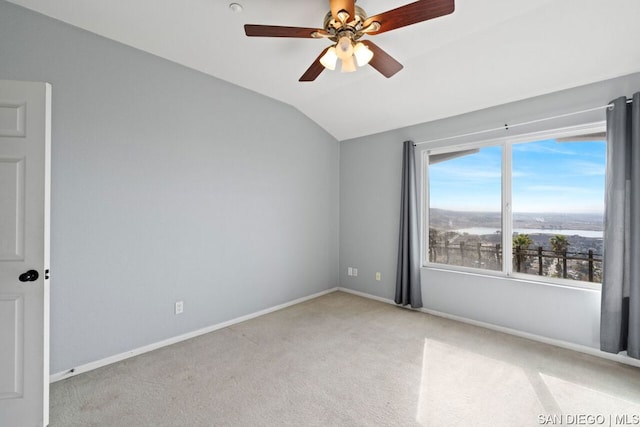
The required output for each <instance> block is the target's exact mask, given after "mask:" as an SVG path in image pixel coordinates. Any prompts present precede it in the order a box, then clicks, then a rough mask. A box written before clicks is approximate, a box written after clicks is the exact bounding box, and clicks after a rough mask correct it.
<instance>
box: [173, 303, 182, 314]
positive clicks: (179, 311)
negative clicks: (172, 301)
mask: <svg viewBox="0 0 640 427" xmlns="http://www.w3.org/2000/svg"><path fill="white" fill-rule="evenodd" d="M183 311H184V301H176V305H175V313H176V314H182V312H183Z"/></svg>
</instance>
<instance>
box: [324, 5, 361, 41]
mask: <svg viewBox="0 0 640 427" xmlns="http://www.w3.org/2000/svg"><path fill="white" fill-rule="evenodd" d="M355 14H356V16H355V17H354V18H353V19H351V20H350V21H349V22H345V23H342V22H340V21H338V20H336V19H335V18H334V17H333V14H332V13H331V11H329V13H327V15H326V16H325V17H324V26H323V28H324V29H325V30H327V32H329V33H331V34H337V33H339V32H344V31H350V32H352V33H353V34H354V35H355V34H356V33H358V32H359V31H360V29H361V28H362V23H363V22H364V21H365V19H367V13H366V12H365V11H364V9H362V8H361V7H359V6H355Z"/></svg>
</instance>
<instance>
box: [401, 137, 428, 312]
mask: <svg viewBox="0 0 640 427" xmlns="http://www.w3.org/2000/svg"><path fill="white" fill-rule="evenodd" d="M395 302H396V304H401V305H407V304H411V307H413V308H419V307H422V291H421V289H420V221H419V220H418V192H417V189H416V162H415V147H414V145H413V142H412V141H405V142H404V153H403V156H402V197H401V203H400V239H399V243H398V266H397V270H396V298H395Z"/></svg>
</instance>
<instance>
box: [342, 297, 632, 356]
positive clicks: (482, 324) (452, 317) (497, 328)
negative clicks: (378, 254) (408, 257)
mask: <svg viewBox="0 0 640 427" xmlns="http://www.w3.org/2000/svg"><path fill="white" fill-rule="evenodd" d="M336 289H337V290H339V291H342V292H347V293H350V294H354V295H358V296H361V297H364V298H369V299H372V300H376V301H380V302H384V303H387V304H392V305H395V306H397V304H396V303H395V301H393V300H391V299H388V298H382V297H378V296H375V295H371V294H367V293H365V292H360V291H354V290H353V289H348V288H343V287H338V288H336ZM402 308H407V309H409V310H413V309H412V308H410V307H402ZM417 311H421V312H423V313H427V314H431V315H433V316H438V317H442V318H445V319H450V320H455V321H457V322H462V323H466V324H469V325H473V326H479V327H481V328H485V329H491V330H493V331H497V332H502V333H505V334H509V335H514V336H517V337H520V338H526V339H529V340H532V341H537V342H541V343H544V344H549V345H553V346H556V347H560V348H564V349H567V350H573V351H577V352H579V353H584V354H588V355H591V356H596V357H600V358H603V359H607V360H612V361H614V362H618V363H624V364H625V365H631V366H635V367H640V360H638V359H634V358H632V357H629V356H627V355H626V352H622V353H619V354H612V353H607V352H605V351H601V350H598V349H596V348H592V347H587V346H585V345H580V344H574V343H570V342H566V341H561V340H556V339H553V338H547V337H544V336H542V335H536V334H532V333H529V332H523V331H519V330H517V329H511V328H507V327H504V326H498V325H494V324H492V323H486V322H480V321H478V320H473V319H468V318H466V317H461V316H456V315H453V314H448V313H443V312H440V311H436V310H429V309H427V308H419V309H417Z"/></svg>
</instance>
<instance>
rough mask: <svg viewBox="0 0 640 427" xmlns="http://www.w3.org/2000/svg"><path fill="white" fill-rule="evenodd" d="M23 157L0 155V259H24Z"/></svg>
mask: <svg viewBox="0 0 640 427" xmlns="http://www.w3.org/2000/svg"><path fill="white" fill-rule="evenodd" d="M24 196H25V188H24V159H11V158H2V157H0V261H21V260H23V259H24Z"/></svg>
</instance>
